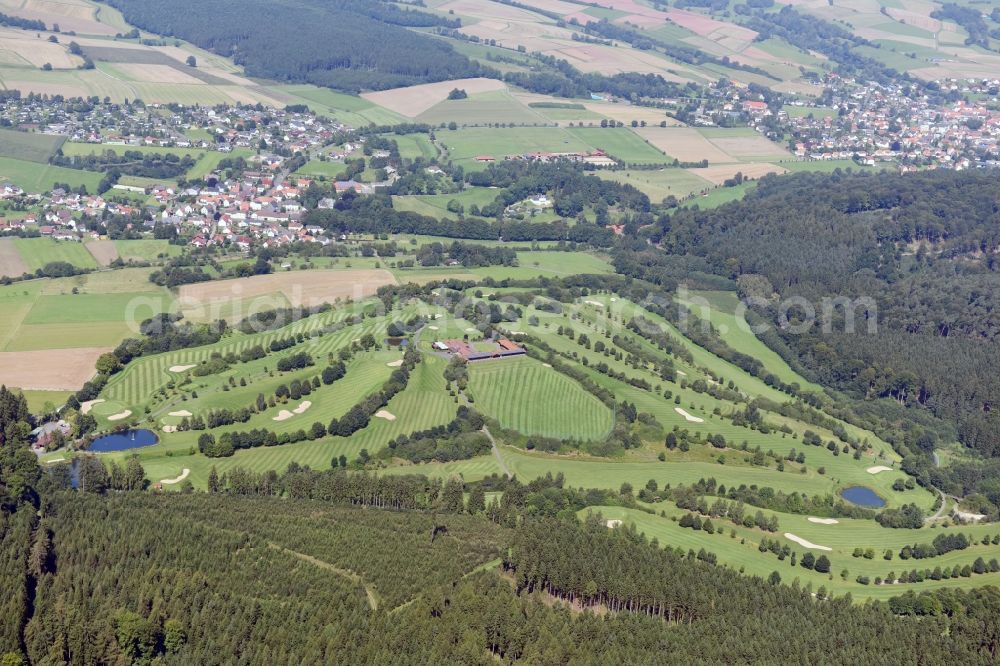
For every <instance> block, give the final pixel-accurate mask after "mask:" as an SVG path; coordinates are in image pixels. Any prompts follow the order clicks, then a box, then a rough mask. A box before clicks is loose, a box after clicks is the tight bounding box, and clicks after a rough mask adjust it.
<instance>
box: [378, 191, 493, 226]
mask: <svg viewBox="0 0 1000 666" xmlns="http://www.w3.org/2000/svg"><path fill="white" fill-rule="evenodd" d="M497 194H498V191H497V190H492V189H490V188H488V187H468V188H466V189H464V190H462V191H461V192H453V193H451V194H423V195H414V194H408V195H403V196H400V195H395V196H393V197H392V207H393V208H396V209H397V210H407V211H412V212H414V213H420V214H422V215H430V216H432V217H437V218H450V219H458V213H453V212H451V211H449V210H448V204H449V203H450V202H452V201H455V202H457V203H458V204H459V205H461V206H462V207H463V209H464V211H465V214H466V215H469V214H470V210H471V208H472V206H477V207H479V208H482V207H483V206H485V205H487V204H490V203H493V201H494V200H495V199H496V198H497Z"/></svg>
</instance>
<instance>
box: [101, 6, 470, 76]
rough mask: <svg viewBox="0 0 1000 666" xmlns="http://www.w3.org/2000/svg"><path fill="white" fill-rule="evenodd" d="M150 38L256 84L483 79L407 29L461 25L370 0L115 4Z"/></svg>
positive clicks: (437, 43) (449, 51) (438, 44)
mask: <svg viewBox="0 0 1000 666" xmlns="http://www.w3.org/2000/svg"><path fill="white" fill-rule="evenodd" d="M108 4H110V5H111V6H113V7H115V8H116V9H118V10H120V11H121V12H122V14H123V15H124V16H125V19H126V20H127V21H128V22H129V23H130V24H132V25H136V26H138V27H139V28H141V29H143V30H147V31H149V32H153V33H157V34H160V35H164V36H166V37H180V38H182V39H185V40H187V41H190V42H192V43H194V44H196V45H198V46H200V47H201V48H204V49H208V50H210V51H214V52H215V53H218V54H220V55H223V56H227V57H232V58H233V60H234V61H235V62H236V63H237V64H239V65H242V66H243V67H245V68H246V70H247V74H249V75H250V76H257V77H264V78H271V79H277V80H293V81H306V82H309V83H314V84H316V85H320V86H330V87H334V88H340V89H343V90H353V91H357V90H360V89H383V88H394V87H397V86H407V85H414V84H417V83H426V82H429V81H445V80H448V79H461V78H466V77H470V76H478V75H480V74H481V71H480V69H481V68H480V66H479V65H478V64H477V63H474V62H472V61H470V60H469V59H468V58H466V57H465V56H463V55H461V54H459V53H457V52H456V51H455V50H454V49H453V48H452V47H451V46H450V45H449V44H447V43H445V42H443V41H441V40H438V39H434V38H431V37H427V36H424V35H421V34H418V33H416V32H413V31H410V30H407V29H406V28H407V27H433V26H442V27H455V26H457V25H458V22H457V21H456V20H449V19H445V18H441V17H438V16H435V15H433V14H430V13H427V12H422V11H417V10H412V9H403V8H401V7H400V6H399V5H396V4H392V3H389V2H382V1H370V0H332V1H329V2H318V1H316V0H294V1H289V0H281V1H279V2H272V1H271V0H247V1H246V2H240V3H232V2H226V1H225V0H209V1H208V2H202V1H201V0H177V1H176V2H170V3H162V2H156V1H155V0H109V2H108Z"/></svg>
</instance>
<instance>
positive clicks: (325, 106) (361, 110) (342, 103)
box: [270, 85, 406, 127]
mask: <svg viewBox="0 0 1000 666" xmlns="http://www.w3.org/2000/svg"><path fill="white" fill-rule="evenodd" d="M270 89H273V90H274V91H275V92H277V93H279V94H280V95H282V96H283V97H288V98H289V101H288V103H289V104H305V105H306V106H308V107H309V108H310V109H311V110H312V111H314V112H316V113H319V114H322V115H325V116H329V117H331V118H336V119H337V120H339V121H341V122H343V123H346V124H347V125H352V126H354V127H363V126H365V125H369V124H371V123H375V124H376V125H395V124H397V123H400V122H404V121H405V120H406V119H405V118H404V117H403V116H401V115H399V114H398V113H396V112H394V111H390V110H389V109H386V108H383V107H381V106H378V105H376V104H374V103H372V102H369V101H368V100H366V99H362V98H360V97H356V96H354V95H345V94H343V93H338V92H335V91H333V90H329V89H327V88H318V87H316V86H311V85H275V86H270Z"/></svg>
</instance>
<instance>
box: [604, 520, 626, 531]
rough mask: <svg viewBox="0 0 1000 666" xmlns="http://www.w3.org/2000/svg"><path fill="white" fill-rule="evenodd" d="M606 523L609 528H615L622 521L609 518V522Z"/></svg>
mask: <svg viewBox="0 0 1000 666" xmlns="http://www.w3.org/2000/svg"><path fill="white" fill-rule="evenodd" d="M604 524H605V525H607V526H608V527H609V528H611V529H614V528H616V527H618V526H619V525H621V524H622V521H620V520H609V521H608V522H606V523H604Z"/></svg>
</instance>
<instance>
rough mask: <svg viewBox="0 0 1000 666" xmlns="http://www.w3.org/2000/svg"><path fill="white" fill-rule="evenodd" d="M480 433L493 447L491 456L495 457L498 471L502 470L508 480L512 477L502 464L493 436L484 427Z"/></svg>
mask: <svg viewBox="0 0 1000 666" xmlns="http://www.w3.org/2000/svg"><path fill="white" fill-rule="evenodd" d="M482 433H483V434H484V435H486V438H487V439H489V440H490V444H491V445H492V447H493V455H494V456H496V459H497V462H498V463H500V469H502V470H503V473H504V474H506V475H507V478H508V479H509V478H511V477H513V476H514V475H513V474H511V473H510V470H509V469H507V463H506V462H504V459H503V456H502V455H500V447H498V446H497V440H495V439H493V434H492V433H491V432H490V429H489V428H487V427H486V426H485V425H484V426H483V430H482Z"/></svg>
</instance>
